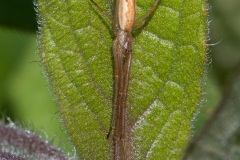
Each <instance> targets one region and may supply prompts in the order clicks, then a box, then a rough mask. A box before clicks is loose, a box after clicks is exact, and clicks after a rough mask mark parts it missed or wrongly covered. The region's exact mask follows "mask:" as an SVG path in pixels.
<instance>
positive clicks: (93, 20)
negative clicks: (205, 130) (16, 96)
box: [38, 0, 206, 159]
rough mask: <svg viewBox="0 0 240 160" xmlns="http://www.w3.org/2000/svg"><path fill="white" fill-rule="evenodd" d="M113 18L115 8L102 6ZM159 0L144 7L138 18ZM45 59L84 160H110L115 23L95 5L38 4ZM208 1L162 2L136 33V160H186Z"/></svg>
mask: <svg viewBox="0 0 240 160" xmlns="http://www.w3.org/2000/svg"><path fill="white" fill-rule="evenodd" d="M96 2H97V4H98V5H99V6H100V7H102V8H103V9H104V10H106V11H107V12H108V13H109V14H110V15H111V11H112V9H111V7H112V4H111V3H110V2H108V1H100V0H98V1H96ZM152 2H153V1H152V0H138V1H137V17H139V16H141V15H143V14H144V13H145V12H146V11H147V10H148V9H149V8H150V7H151V4H152ZM38 9H39V13H40V15H41V17H40V20H41V27H42V28H41V35H40V38H41V48H40V56H41V59H42V63H43V65H44V67H45V70H46V73H47V75H48V78H49V81H50V83H51V86H52V90H53V92H54V94H55V97H56V101H57V103H58V106H59V109H60V112H61V115H62V118H63V122H64V124H65V126H66V128H67V132H68V134H69V135H70V138H71V140H72V142H73V143H74V145H75V147H76V149H77V153H78V155H79V157H80V158H81V157H82V158H84V159H111V157H112V153H111V150H112V143H111V139H109V140H107V139H106V135H107V133H108V131H109V127H110V123H111V113H112V97H113V61H112V60H113V58H112V48H111V46H112V40H113V38H114V35H113V33H112V29H111V24H110V21H109V20H108V19H107V18H106V17H104V16H103V15H102V14H101V13H100V12H99V10H97V9H96V8H95V7H94V6H93V4H92V3H91V2H90V1H87V0H84V1H77V0H61V1H59V0H48V1H47V0H39V3H38ZM205 26H206V4H205V1H204V0H194V1H193V0H171V1H169V0H162V1H161V2H160V4H159V5H158V7H157V9H156V10H155V12H154V14H152V15H151V16H150V17H149V19H148V21H147V23H146V25H145V26H144V27H143V28H142V29H140V30H138V31H134V32H133V37H134V43H133V60H132V68H131V75H130V84H129V93H128V106H127V123H128V124H129V128H128V131H127V137H128V138H129V143H130V144H131V146H130V147H129V150H130V153H131V155H129V156H131V157H132V158H133V159H159V157H162V159H179V158H180V157H181V156H182V150H183V148H184V145H185V143H186V141H187V140H188V137H189V134H190V125H191V119H192V117H193V114H194V112H195V109H196V107H197V106H198V104H199V100H200V96H201V84H202V77H203V72H204V62H205V59H206V56H205V52H206V46H205V39H206V35H205V30H206V27H205Z"/></svg>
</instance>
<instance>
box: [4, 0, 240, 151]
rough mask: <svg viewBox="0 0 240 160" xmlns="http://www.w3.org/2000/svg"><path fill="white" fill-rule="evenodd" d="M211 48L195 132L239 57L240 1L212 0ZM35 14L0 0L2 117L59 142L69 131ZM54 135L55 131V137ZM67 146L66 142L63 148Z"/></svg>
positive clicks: (20, 1)
mask: <svg viewBox="0 0 240 160" xmlns="http://www.w3.org/2000/svg"><path fill="white" fill-rule="evenodd" d="M208 3H209V12H210V13H209V22H210V27H209V30H210V32H209V38H210V40H209V41H208V44H209V51H208V52H207V55H208V65H207V76H206V78H205V83H204V84H206V85H204V92H203V98H202V101H201V103H202V107H201V108H200V109H199V112H200V114H199V115H198V116H197V117H196V121H195V122H194V127H193V131H194V132H193V133H195V132H197V130H199V129H200V128H201V126H202V125H203V123H204V121H205V120H206V119H207V118H208V117H209V115H210V114H211V113H212V111H213V109H214V107H215V106H216V105H217V104H218V102H219V100H220V99H221V96H222V93H223V90H224V88H225V86H226V83H227V79H228V77H229V75H230V74H231V72H232V70H233V68H234V67H235V66H236V65H237V63H239V62H240V0H228V1H226V0H209V1H208ZM36 32H37V18H36V14H35V10H34V5H33V1H32V0H0V113H2V114H0V117H2V118H3V119H4V117H10V118H11V120H13V121H14V122H16V121H17V122H19V123H20V124H21V125H23V127H27V128H30V129H31V130H34V131H35V132H37V133H40V134H41V135H44V137H46V136H45V134H44V133H43V132H42V131H43V130H44V131H45V132H46V133H47V134H48V137H46V138H48V139H50V140H51V139H52V138H54V142H55V144H56V145H58V144H59V143H60V141H61V146H62V147H65V145H66V146H68V145H67V140H66V135H65V133H64V132H63V131H62V130H63V129H62V126H61V124H60V123H59V122H58V118H59V114H58V112H57V107H56V104H55V102H54V100H53V96H52V95H51V93H50V89H49V85H48V82H47V81H46V78H45V77H44V73H43V70H42V68H41V66H40V63H39V62H38V61H39V56H38V53H37V51H38V50H37V34H36ZM55 135H56V136H55ZM65 149H66V150H68V149H67V147H66V148H65Z"/></svg>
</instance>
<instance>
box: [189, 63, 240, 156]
mask: <svg viewBox="0 0 240 160" xmlns="http://www.w3.org/2000/svg"><path fill="white" fill-rule="evenodd" d="M239 88H240V63H239V64H238V66H237V67H236V69H235V70H234V72H233V73H232V75H231V77H230V79H229V84H228V86H227V88H225V92H224V98H222V100H221V102H220V103H219V105H218V107H217V108H216V110H215V111H214V113H213V115H212V116H211V118H210V119H209V120H208V122H207V123H206V124H205V126H204V129H203V130H202V131H201V132H200V134H199V135H198V136H197V138H196V139H195V140H193V141H192V143H191V145H189V148H188V150H187V151H188V152H187V154H188V155H186V159H188V160H194V159H196V157H198V159H209V158H210V159H213V160H217V159H218V160H225V159H227V160H230V159H231V160H238V159H240V143H239V142H240V141H239V140H240V139H239V137H240V118H239V115H240V92H239Z"/></svg>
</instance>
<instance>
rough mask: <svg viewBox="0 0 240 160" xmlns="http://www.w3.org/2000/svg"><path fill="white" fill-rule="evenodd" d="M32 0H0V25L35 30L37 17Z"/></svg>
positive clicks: (29, 30)
mask: <svg viewBox="0 0 240 160" xmlns="http://www.w3.org/2000/svg"><path fill="white" fill-rule="evenodd" d="M33 1H34V0H0V25H1V26H5V27H9V28H13V29H19V30H24V31H28V32H33V33H34V32H36V30H37V21H36V20H37V19H36V14H35V11H34V7H33Z"/></svg>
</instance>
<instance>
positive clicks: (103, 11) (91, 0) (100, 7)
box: [91, 0, 113, 23]
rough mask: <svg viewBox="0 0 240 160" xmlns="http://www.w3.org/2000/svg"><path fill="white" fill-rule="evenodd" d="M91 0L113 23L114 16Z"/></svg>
mask: <svg viewBox="0 0 240 160" xmlns="http://www.w3.org/2000/svg"><path fill="white" fill-rule="evenodd" d="M91 2H92V3H93V5H94V6H95V7H97V9H98V10H99V11H100V12H101V13H102V14H103V15H105V16H106V17H108V19H109V20H110V21H111V22H112V23H113V18H112V17H111V16H110V15H109V14H108V13H107V12H106V11H105V10H104V9H102V8H101V7H100V6H99V5H98V4H97V3H96V2H95V1H94V0H91Z"/></svg>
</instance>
